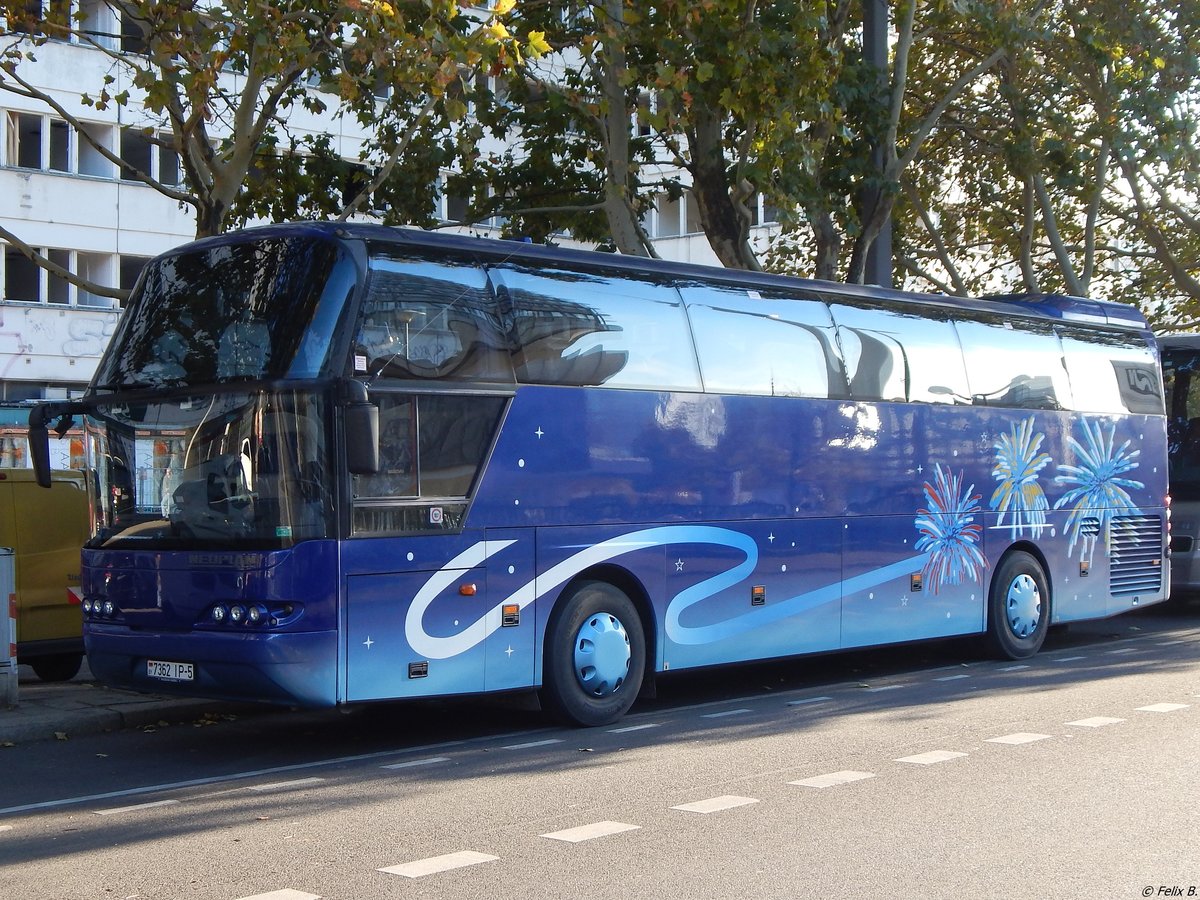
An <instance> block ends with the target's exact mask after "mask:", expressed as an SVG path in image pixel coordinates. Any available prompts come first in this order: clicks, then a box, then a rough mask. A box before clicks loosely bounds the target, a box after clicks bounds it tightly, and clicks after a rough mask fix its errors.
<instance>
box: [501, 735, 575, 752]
mask: <svg viewBox="0 0 1200 900" xmlns="http://www.w3.org/2000/svg"><path fill="white" fill-rule="evenodd" d="M561 743H562V741H561V740H559V739H558V738H550V739H549V740H545V741H529V742H528V743H524V744H509V745H508V746H507V747H503V748H502V749H504V750H532V749H534V748H535V747H549V746H550V745H551V744H561Z"/></svg>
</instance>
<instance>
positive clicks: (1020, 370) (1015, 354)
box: [957, 316, 1079, 409]
mask: <svg viewBox="0 0 1200 900" xmlns="http://www.w3.org/2000/svg"><path fill="white" fill-rule="evenodd" d="M957 327H958V335H959V338H960V339H961V340H962V347H963V353H964V355H965V356H966V360H967V378H968V379H969V381H970V383H971V397H972V400H973V401H974V403H975V404H976V405H977V406H1006V407H1011V408H1016V409H1078V408H1079V407H1078V405H1077V404H1076V403H1075V401H1074V399H1073V398H1072V391H1071V388H1072V383H1071V382H1070V381H1069V380H1068V379H1067V370H1066V368H1065V367H1064V365H1063V350H1062V345H1061V344H1060V343H1059V340H1058V335H1057V334H1056V333H1055V332H1054V329H1053V328H1052V327H1051V326H1049V325H1047V324H1045V323H1034V322H1031V321H1024V320H1013V321H1009V320H1006V319H1002V318H1000V317H999V316H996V317H994V318H992V317H989V318H983V317H981V318H979V319H977V320H969V319H966V318H963V319H961V320H960V321H959V322H958V325H957Z"/></svg>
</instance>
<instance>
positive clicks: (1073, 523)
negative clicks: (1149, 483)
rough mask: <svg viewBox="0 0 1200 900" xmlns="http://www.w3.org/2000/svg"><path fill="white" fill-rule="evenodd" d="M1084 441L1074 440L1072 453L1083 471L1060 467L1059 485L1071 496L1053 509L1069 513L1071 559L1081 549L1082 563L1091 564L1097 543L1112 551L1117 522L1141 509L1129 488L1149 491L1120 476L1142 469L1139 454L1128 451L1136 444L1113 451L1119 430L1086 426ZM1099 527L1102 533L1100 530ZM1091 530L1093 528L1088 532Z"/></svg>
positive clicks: (1064, 496)
mask: <svg viewBox="0 0 1200 900" xmlns="http://www.w3.org/2000/svg"><path fill="white" fill-rule="evenodd" d="M1082 424H1083V436H1084V441H1083V443H1080V442H1079V441H1077V440H1075V438H1071V440H1070V445H1071V448H1072V449H1073V450H1074V451H1075V453H1076V454H1077V455H1078V459H1079V465H1075V466H1065V465H1060V466H1059V467H1058V471H1059V475H1058V476H1057V477H1056V478H1055V479H1054V480H1055V481H1056V482H1057V483H1058V484H1062V485H1069V486H1070V488H1069V490H1068V491H1067V492H1066V493H1065V494H1063V495H1062V496H1061V497H1059V498H1058V500H1057V501H1056V502H1055V504H1054V508H1055V509H1063V508H1069V509H1070V514H1069V515H1068V516H1067V526H1066V527H1067V531H1068V532H1070V535H1071V543H1070V546H1069V547H1068V549H1067V552H1068V553H1074V552H1075V545H1076V544H1077V543H1078V544H1079V545H1080V554H1079V558H1080V559H1081V560H1082V559H1088V560H1090V559H1091V558H1092V553H1093V551H1094V550H1095V549H1096V541H1097V539H1098V538H1100V537H1101V536H1103V538H1104V544H1105V546H1109V545H1110V541H1111V537H1112V535H1111V530H1112V522H1113V518H1114V517H1115V516H1117V515H1119V514H1121V513H1128V512H1130V511H1136V510H1137V506H1136V505H1135V504H1134V502H1133V500H1132V498H1131V497H1130V496H1129V494H1128V493H1127V492H1126V490H1125V489H1126V488H1134V489H1137V488H1141V487H1144V486H1145V485H1143V484H1142V482H1140V481H1133V480H1132V479H1129V478H1121V477H1120V476H1121V475H1123V474H1124V473H1126V472H1129V471H1132V470H1133V469H1136V468H1137V467H1138V464H1137V462H1136V460H1137V457H1138V456H1139V454H1140V453H1141V451H1140V450H1130V449H1129V445H1130V444H1131V443H1132V441H1126V442H1125V443H1123V444H1122V445H1121V446H1120V447H1114V446H1113V445H1114V443H1115V434H1116V430H1117V426H1116V425H1109V426H1108V428H1107V430H1106V429H1105V427H1104V424H1103V423H1101V422H1097V423H1096V424H1095V425H1092V424H1090V423H1089V422H1088V421H1087V420H1086V419H1084V420H1083V423H1082ZM1096 523H1099V526H1100V527H1099V528H1096ZM1089 525H1090V527H1089Z"/></svg>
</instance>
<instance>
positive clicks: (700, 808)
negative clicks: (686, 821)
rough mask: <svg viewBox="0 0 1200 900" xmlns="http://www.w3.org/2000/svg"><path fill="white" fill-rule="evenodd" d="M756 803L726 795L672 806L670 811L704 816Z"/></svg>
mask: <svg viewBox="0 0 1200 900" xmlns="http://www.w3.org/2000/svg"><path fill="white" fill-rule="evenodd" d="M757 802H758V801H757V800H755V799H754V798H753V797H735V796H732V795H726V796H724V797H713V798H712V799H710V800H697V801H696V802H695V803H683V804H680V805H679V806H672V807H671V809H678V810H681V811H683V812H693V813H700V814H701V815H705V816H706V815H708V814H709V813H715V812H721V811H722V810H726V809H736V808H737V807H739V806H749V805H750V804H751V803H757Z"/></svg>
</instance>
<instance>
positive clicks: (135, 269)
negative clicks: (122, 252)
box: [119, 256, 150, 291]
mask: <svg viewBox="0 0 1200 900" xmlns="http://www.w3.org/2000/svg"><path fill="white" fill-rule="evenodd" d="M120 260H121V262H120V269H121V271H120V282H119V284H120V288H121V290H123V291H132V290H133V286H134V285H135V284H137V280H138V276H139V275H141V274H142V269H144V268H145V267H146V263H148V262H149V261H150V257H148V256H122V257H121V258H120Z"/></svg>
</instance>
